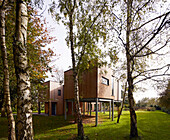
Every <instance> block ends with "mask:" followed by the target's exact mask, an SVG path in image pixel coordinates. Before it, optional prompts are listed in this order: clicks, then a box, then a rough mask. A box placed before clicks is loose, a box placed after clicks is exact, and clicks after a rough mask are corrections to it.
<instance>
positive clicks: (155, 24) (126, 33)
mask: <svg viewBox="0 0 170 140" xmlns="http://www.w3.org/2000/svg"><path fill="white" fill-rule="evenodd" d="M162 5H163V6H164V7H162V9H161V8H160V7H161V6H162ZM118 7H119V8H118ZM118 7H117V9H120V10H117V9H116V10H117V11H119V12H116V10H112V11H113V12H112V13H111V15H112V17H113V18H114V19H115V22H113V24H112V27H111V28H112V29H113V30H112V31H113V32H114V35H115V36H116V39H118V40H119V42H121V44H120V45H119V46H118V49H119V50H121V49H122V52H123V53H124V54H126V55H125V56H124V58H125V59H126V60H124V64H125V65H126V76H127V88H128V100H129V111H130V122H131V124H130V126H131V130H130V136H131V137H138V129H137V115H136V113H135V108H134V98H133V93H134V89H135V88H136V86H137V84H138V83H140V82H142V81H145V80H147V79H153V80H154V81H157V80H156V79H155V78H156V77H161V76H163V77H165V76H170V73H169V71H168V69H169V66H170V64H168V62H166V63H165V64H164V65H163V66H157V67H156V68H149V63H148V61H147V59H148V58H149V59H148V60H150V61H151V60H152V59H150V58H151V57H152V58H156V60H158V59H157V57H156V55H157V56H158V57H162V56H163V54H167V53H168V48H167V46H168V44H169V37H168V29H169V15H170V11H169V9H168V8H165V7H166V4H165V3H164V2H162V1H158V2H155V1H152V0H147V1H141V0H126V1H120V3H119V5H118ZM159 8H160V10H162V12H159V11H157V10H158V9H159ZM115 36H114V37H115ZM118 40H116V41H118ZM121 46H122V47H121ZM123 53H122V54H123ZM153 60H154V59H153ZM157 63H158V62H157ZM152 66H153V65H152ZM155 72H157V73H159V74H156V73H155Z"/></svg>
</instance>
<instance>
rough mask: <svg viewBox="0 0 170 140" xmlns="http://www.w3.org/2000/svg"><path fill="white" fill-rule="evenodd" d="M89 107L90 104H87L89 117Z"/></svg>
mask: <svg viewBox="0 0 170 140" xmlns="http://www.w3.org/2000/svg"><path fill="white" fill-rule="evenodd" d="M89 105H90V103H89V102H88V103H87V115H89Z"/></svg>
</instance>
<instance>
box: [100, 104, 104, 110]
mask: <svg viewBox="0 0 170 140" xmlns="http://www.w3.org/2000/svg"><path fill="white" fill-rule="evenodd" d="M100 109H101V112H103V103H102V102H100Z"/></svg>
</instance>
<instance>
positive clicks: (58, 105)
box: [39, 67, 122, 126]
mask: <svg viewBox="0 0 170 140" xmlns="http://www.w3.org/2000/svg"><path fill="white" fill-rule="evenodd" d="M78 85H79V97H80V107H81V112H82V113H83V114H82V115H85V113H87V114H88V115H90V116H91V112H92V111H95V114H96V121H95V124H96V126H97V125H98V112H99V111H105V110H106V103H107V105H108V104H109V107H108V108H107V109H108V111H109V118H112V121H113V119H114V103H115V102H121V100H122V99H121V86H120V83H119V80H117V79H116V78H115V77H114V76H113V74H112V70H111V69H110V68H106V67H101V68H98V67H94V68H92V69H89V70H85V71H84V72H83V73H82V75H81V77H80V78H79V84H78ZM44 86H46V89H45V90H43V92H42V93H41V94H43V98H44V99H43V100H42V97H41V98H40V100H39V104H40V102H44V103H45V113H46V114H48V115H49V116H51V115H64V116H65V119H67V115H68V114H72V115H74V108H75V107H74V105H75V104H74V83H73V71H72V69H70V70H67V71H65V72H64V85H62V84H60V83H57V82H53V81H47V82H45V83H44ZM41 94H40V95H41ZM44 95H45V96H44ZM39 106H40V105H39ZM39 113H40V112H39Z"/></svg>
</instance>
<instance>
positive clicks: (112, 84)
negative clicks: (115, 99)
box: [112, 76, 114, 96]
mask: <svg viewBox="0 0 170 140" xmlns="http://www.w3.org/2000/svg"><path fill="white" fill-rule="evenodd" d="M112 96H114V77H113V76H112Z"/></svg>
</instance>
